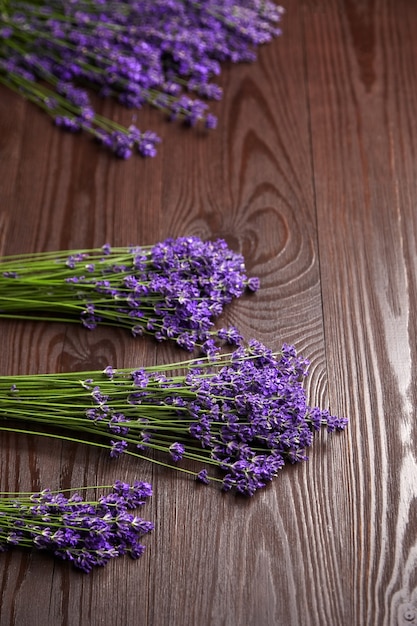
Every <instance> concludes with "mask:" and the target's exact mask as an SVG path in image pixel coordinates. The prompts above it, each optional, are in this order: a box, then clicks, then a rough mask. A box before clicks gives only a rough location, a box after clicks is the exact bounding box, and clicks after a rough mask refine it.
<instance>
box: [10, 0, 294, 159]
mask: <svg viewBox="0 0 417 626" xmlns="http://www.w3.org/2000/svg"><path fill="white" fill-rule="evenodd" d="M96 4H97V3H80V2H79V0H74V1H72V2H64V0H55V1H54V3H53V12H52V8H51V6H50V3H47V2H46V0H40V1H39V2H36V3H22V2H19V1H17V0H10V1H9V2H7V3H6V5H5V7H4V9H3V12H2V14H1V16H0V40H1V41H2V51H1V53H0V69H1V70H2V71H1V72H0V82H2V83H3V84H5V85H6V86H8V87H10V88H11V89H14V90H15V91H16V90H17V91H19V92H20V93H22V95H24V96H25V97H26V98H28V99H29V100H31V101H32V102H34V103H35V104H37V105H39V106H40V107H41V108H42V109H43V110H44V111H45V112H46V113H48V114H50V115H51V116H52V117H53V118H54V119H55V123H56V125H57V126H59V127H60V128H63V129H65V130H68V131H70V132H79V131H81V130H82V131H84V132H86V133H89V134H90V135H91V136H92V137H94V138H95V139H96V140H97V141H98V142H99V143H101V144H102V145H103V146H105V147H107V148H109V149H110V150H112V151H113V153H114V154H115V155H116V156H118V157H119V158H122V159H127V158H129V157H130V155H131V154H132V153H133V152H139V153H140V154H141V155H142V156H144V157H153V156H155V154H156V146H157V144H158V143H159V141H160V140H159V138H158V137H156V136H155V135H154V134H153V133H152V132H151V131H145V132H141V131H139V130H138V129H136V128H135V127H133V126H130V127H128V128H124V127H122V126H120V125H118V124H117V123H115V122H113V121H112V120H109V119H106V118H104V117H102V116H100V115H98V114H96V112H95V111H94V109H93V108H92V106H91V104H90V98H89V94H88V93H87V88H89V89H92V90H95V91H96V92H97V93H98V94H99V95H100V96H101V97H112V98H114V99H116V100H117V101H118V102H119V103H121V104H122V105H124V106H126V107H129V108H132V107H134V108H136V109H141V108H142V107H143V106H144V105H150V106H154V107H156V108H158V109H159V110H161V111H162V112H164V113H165V114H166V116H167V117H168V118H171V119H180V120H182V121H184V122H185V123H186V124H187V125H189V126H192V127H193V126H195V125H196V124H200V123H202V124H203V125H204V126H205V128H207V129H213V128H215V127H216V124H217V119H216V117H215V116H214V115H213V114H212V113H210V112H209V108H208V104H207V100H209V99H214V100H219V99H220V98H221V97H222V90H221V88H220V87H219V86H218V85H217V84H216V83H215V82H214V79H215V77H216V76H218V75H219V74H220V71H221V63H222V62H224V61H231V62H233V63H238V62H242V61H244V62H249V61H254V60H255V59H256V48H257V47H258V46H260V45H262V44H264V43H266V42H268V41H271V39H272V38H274V37H276V36H278V35H279V34H280V32H281V31H280V29H279V27H278V25H279V22H280V20H281V18H282V13H283V10H282V8H281V7H278V6H277V5H276V4H275V3H274V2H272V1H270V0H265V1H264V2H259V1H258V0H246V1H245V2H244V3H242V2H238V1H233V2H229V1H227V2H226V1H225V0H205V1H204V2H186V3H185V2H182V1H180V0H158V2H157V3H152V2H149V0H136V1H135V2H112V3H106V2H100V3H99V6H98V7H97V6H96Z"/></svg>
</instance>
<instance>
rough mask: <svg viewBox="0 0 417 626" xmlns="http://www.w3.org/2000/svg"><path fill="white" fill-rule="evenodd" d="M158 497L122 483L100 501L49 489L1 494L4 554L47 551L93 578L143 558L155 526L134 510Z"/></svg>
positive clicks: (145, 486) (148, 489)
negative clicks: (125, 560) (117, 561)
mask: <svg viewBox="0 0 417 626" xmlns="http://www.w3.org/2000/svg"><path fill="white" fill-rule="evenodd" d="M151 495H152V488H151V486H150V485H149V483H145V482H139V481H136V482H135V483H134V484H133V485H129V484H126V483H122V482H120V481H117V482H116V483H115V485H114V487H113V490H112V491H111V492H110V493H109V494H107V495H103V496H101V497H100V498H99V499H98V500H97V501H91V500H89V501H88V502H84V500H83V499H82V497H81V496H80V495H79V494H77V493H73V494H72V495H71V496H70V497H66V496H65V495H64V494H63V493H56V492H55V493H54V492H51V491H49V490H48V489H45V490H43V491H42V492H40V493H32V494H18V493H17V494H13V496H12V497H11V496H10V495H9V494H7V495H6V494H0V552H1V551H4V550H6V549H9V548H10V547H14V546H21V547H30V548H36V549H38V550H45V551H47V552H49V553H51V554H53V555H54V556H56V557H58V558H61V559H63V560H65V561H69V562H70V563H72V564H73V565H74V566H75V567H76V568H78V569H81V570H82V571H84V572H86V573H89V572H91V571H92V569H93V568H94V567H97V566H104V565H106V563H108V562H109V560H110V559H112V558H115V557H117V556H122V555H124V554H127V555H129V556H130V557H131V558H134V559H136V558H139V557H140V556H141V555H142V554H143V551H144V549H145V546H144V545H143V544H142V543H141V539H142V537H143V536H144V535H146V534H147V533H149V532H150V531H151V530H153V524H152V523H151V522H148V521H145V520H143V519H141V518H139V517H137V516H135V515H133V514H130V513H129V512H128V511H130V510H132V509H135V508H137V507H139V506H142V505H143V504H144V503H145V502H146V500H147V499H148V498H149V497H150V496H151Z"/></svg>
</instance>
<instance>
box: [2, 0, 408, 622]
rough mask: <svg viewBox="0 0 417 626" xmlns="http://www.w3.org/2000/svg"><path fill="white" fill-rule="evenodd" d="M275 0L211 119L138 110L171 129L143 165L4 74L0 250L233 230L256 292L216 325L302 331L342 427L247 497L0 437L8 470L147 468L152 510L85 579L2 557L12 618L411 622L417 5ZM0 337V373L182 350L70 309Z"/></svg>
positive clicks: (89, 453)
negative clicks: (140, 544) (256, 280)
mask: <svg viewBox="0 0 417 626" xmlns="http://www.w3.org/2000/svg"><path fill="white" fill-rule="evenodd" d="M286 9H287V13H286V16H285V20H284V24H283V27H284V35H283V36H282V37H281V38H280V39H278V40H277V41H275V42H273V43H271V44H270V45H268V46H265V47H264V48H262V49H261V50H260V52H259V58H258V61H257V62H256V63H255V64H249V65H240V66H233V67H224V71H223V73H222V75H221V77H220V82H221V84H222V86H223V88H224V99H223V100H222V101H221V102H219V103H216V104H215V105H214V106H213V111H214V112H215V113H217V114H218V115H219V127H218V128H217V130H216V131H214V132H212V133H206V132H197V131H196V132H194V131H193V130H191V129H184V128H182V127H180V126H178V125H175V124H170V123H168V122H166V121H165V120H163V119H162V118H161V117H160V116H159V115H158V114H157V113H156V112H155V111H147V110H144V111H143V112H140V113H139V115H138V120H137V121H138V125H139V126H140V127H142V128H147V127H152V128H153V129H154V130H156V131H157V132H158V133H159V134H160V135H161V136H162V138H163V144H162V148H161V150H160V153H159V155H158V156H157V157H156V158H155V159H153V160H142V159H131V160H130V161H127V162H121V161H117V160H114V159H112V158H111V156H109V155H107V154H105V153H103V152H102V151H100V150H99V148H98V147H97V146H96V145H94V144H93V143H91V142H90V141H89V140H88V139H85V138H83V137H77V136H72V135H65V134H63V133H60V132H58V130H57V129H55V128H54V127H53V125H52V124H51V123H50V122H49V120H48V119H46V118H45V116H44V115H43V114H42V113H41V112H39V111H37V110H36V109H35V108H34V107H32V106H31V105H29V104H26V103H25V102H23V100H21V99H20V98H19V97H18V96H17V95H15V94H11V93H9V92H7V91H6V90H5V89H4V88H2V87H1V86H0V171H1V177H0V180H1V183H0V253H1V254H10V253H17V252H29V251H38V250H39V251H40V250H53V249H57V248H81V247H87V246H93V245H94V246H96V245H97V246H98V245H102V244H103V243H105V242H107V241H108V242H110V243H114V244H115V245H125V244H129V243H142V244H149V243H154V242H156V241H160V240H162V239H163V238H165V237H167V236H180V235H184V234H189V235H198V236H201V237H203V238H208V237H211V238H212V237H223V238H225V239H226V240H227V242H228V243H229V244H230V246H231V247H233V248H234V249H235V250H237V251H240V252H242V253H243V254H244V256H245V259H246V263H247V267H248V269H249V272H250V274H251V275H258V276H259V277H260V279H261V290H260V291H259V292H258V293H257V294H255V295H253V296H249V295H248V296H245V297H244V298H242V299H240V300H239V301H238V302H234V303H233V304H232V305H231V306H230V307H228V309H227V310H226V311H225V314H224V316H223V317H222V320H221V322H222V323H225V322H229V323H233V324H236V325H237V326H239V328H240V329H242V331H243V333H244V335H245V337H246V338H250V337H256V338H258V339H260V340H261V341H264V342H265V343H267V344H268V345H270V346H271V347H273V348H276V349H278V348H279V347H280V346H281V344H282V343H283V342H284V341H286V342H289V343H294V344H295V345H296V347H297V348H298V349H299V351H300V352H302V353H303V354H304V355H305V356H306V357H308V358H309V359H310V361H311V367H310V370H311V371H310V376H309V378H308V383H307V392H308V396H309V400H310V402H311V404H320V405H321V406H322V407H327V406H329V407H330V408H331V410H332V412H333V413H335V414H340V415H346V416H348V417H349V418H350V426H349V429H348V431H347V432H346V433H344V434H341V435H337V436H332V437H328V436H327V435H326V433H322V434H321V435H320V436H318V437H317V438H316V440H315V442H314V445H313V447H312V449H311V451H310V460H309V461H308V463H306V464H303V465H298V466H291V467H288V468H285V469H284V470H283V471H282V473H281V474H280V476H279V477H278V478H277V479H276V481H275V482H274V483H273V484H272V485H271V486H270V487H269V488H267V489H266V490H265V491H264V492H263V493H259V494H257V495H256V496H255V497H253V498H251V499H247V500H246V499H242V498H235V497H233V496H230V494H221V493H219V492H217V491H216V490H215V489H214V488H211V487H208V488H205V487H203V486H198V485H195V484H194V483H193V481H191V480H189V479H186V478H184V477H182V476H176V475H173V474H172V473H170V472H169V471H167V470H163V469H159V468H158V469H155V468H154V467H153V466H151V465H150V464H145V463H139V462H138V461H135V460H133V459H125V458H121V459H119V460H117V461H112V460H110V459H108V458H107V456H106V455H105V454H101V453H100V452H99V451H96V450H94V449H90V448H88V447H83V446H79V445H76V444H74V443H70V442H59V441H56V440H53V441H50V440H46V439H42V438H40V437H37V438H36V437H29V436H25V435H19V434H5V433H2V435H1V448H0V486H1V488H2V489H22V490H28V489H32V488H33V489H39V488H41V487H44V486H50V487H52V488H57V487H63V488H65V487H70V486H81V485H87V484H91V485H94V484H110V483H111V482H112V481H113V480H115V479H116V478H121V479H123V480H132V479H134V478H140V479H144V480H149V481H151V482H152V484H153V487H154V496H153V498H152V499H151V502H150V503H149V504H147V505H146V507H145V508H144V509H143V511H142V512H143V515H144V517H146V519H152V520H153V521H154V522H155V526H156V528H155V531H154V533H153V534H152V535H151V536H149V537H148V538H147V539H146V544H147V551H146V553H145V555H144V556H143V557H142V558H141V559H140V560H139V561H137V562H134V561H130V560H127V559H118V560H116V561H115V562H114V563H110V564H109V565H108V566H106V568H104V569H102V570H100V571H97V572H93V573H92V574H90V575H89V576H85V575H82V574H78V573H77V572H74V571H73V570H71V569H70V568H69V567H68V566H67V565H66V564H65V563H59V562H56V561H54V560H53V558H52V557H48V556H47V555H45V554H41V553H35V552H23V551H19V550H14V551H10V552H8V553H5V554H2V555H0V607H1V608H0V624H1V626H3V625H4V626H9V625H10V626H15V625H16V626H37V625H38V624H41V623H46V624H54V626H55V625H57V626H58V625H59V626H85V625H86V624H89V625H91V626H98V625H99V624H100V625H106V626H107V625H109V626H110V625H112V626H115V625H116V626H118V625H120V626H122V625H123V626H124V625H126V624H127V625H128V626H130V625H133V624H135V625H142V624H143V625H147V626H183V625H185V624H199V625H200V624H201V625H203V626H206V625H207V626H243V625H244V626H255V625H256V626H270V625H271V624H274V625H279V626H281V625H282V626H299V625H300V624H302V625H303V626H327V625H331V626H333V625H336V624H337V625H338V626H339V625H340V626H405V625H406V624H417V570H416V564H417V543H416V541H417V506H416V503H417V497H416V496H417V487H416V485H417V453H416V444H417V425H416V408H415V407H416V404H417V402H416V401H417V379H416V373H415V372H416V371H417V347H416V340H415V338H416V334H417V332H416V331H417V329H416V322H417V314H416V310H417V306H416V305H417V278H416V277H417V216H416V206H417V182H416V181H417V159H416V156H417V117H416V114H415V112H416V111H417V75H416V72H415V62H416V61H415V60H416V58H417V54H416V53H417V43H416V38H415V32H416V30H417V5H415V3H414V2H412V1H410V0H396V1H395V2H394V0H328V2H325V3H324V2H318V0H289V1H288V3H287V5H286ZM101 106H102V112H103V113H104V114H108V115H111V116H112V117H113V118H115V119H117V120H119V121H121V122H123V123H130V121H131V120H132V115H134V114H133V113H132V112H131V111H125V110H123V109H120V107H118V106H117V105H115V104H113V103H109V102H104V103H103V104H102V105H101ZM0 339H1V344H2V349H1V353H0V354H1V357H0V373H1V374H8V373H24V372H26V373H36V372H46V371H65V370H68V369H70V370H82V369H92V368H97V369H98V368H102V367H105V366H106V365H107V364H109V363H111V364H113V365H115V366H117V367H121V366H126V367H128V366H135V365H138V364H142V363H143V364H153V363H160V364H162V363H164V362H167V361H170V360H173V359H178V358H181V356H182V354H179V352H178V351H177V350H176V349H175V347H173V346H171V345H167V344H166V345H165V344H163V345H155V344H154V343H153V342H152V341H148V340H146V339H143V340H139V339H138V340H133V339H132V338H131V337H130V336H129V335H128V334H126V333H124V332H123V331H121V330H109V329H104V328H99V329H97V330H96V331H94V332H91V333H90V332H88V331H86V330H84V329H83V328H81V327H78V326H76V325H73V326H70V325H68V326H65V325H63V324H52V323H50V324H48V323H42V324H41V323H37V324H36V323H22V322H18V321H17V320H16V321H14V320H10V321H4V322H2V324H1V326H0ZM413 612H414V613H413ZM413 615H415V617H413Z"/></svg>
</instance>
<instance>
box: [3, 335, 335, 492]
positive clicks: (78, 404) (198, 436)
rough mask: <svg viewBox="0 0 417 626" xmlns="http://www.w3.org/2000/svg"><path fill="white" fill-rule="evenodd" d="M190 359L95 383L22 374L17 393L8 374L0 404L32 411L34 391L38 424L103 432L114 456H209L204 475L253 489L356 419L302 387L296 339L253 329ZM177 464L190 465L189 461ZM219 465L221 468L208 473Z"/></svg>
mask: <svg viewBox="0 0 417 626" xmlns="http://www.w3.org/2000/svg"><path fill="white" fill-rule="evenodd" d="M183 367H184V363H182V364H175V363H173V364H169V365H167V367H166V371H162V369H161V368H138V369H135V370H133V371H132V370H123V369H117V370H116V369H113V368H112V369H111V370H109V369H108V368H106V369H105V370H104V371H101V372H93V373H91V379H90V378H89V379H87V380H89V383H88V384H86V382H85V380H84V381H82V380H79V378H80V377H79V376H78V375H77V374H75V375H74V374H72V375H71V374H68V375H67V376H68V380H67V379H66V378H65V377H64V378H62V377H61V378H56V377H53V375H39V376H30V377H28V380H26V378H25V377H19V379H18V380H19V393H18V395H16V396H13V395H12V394H10V388H11V386H12V385H13V384H16V383H15V382H14V379H13V377H9V379H8V380H7V381H4V383H5V386H6V389H7V392H6V393H5V394H4V399H2V398H1V394H0V408H1V410H2V411H3V414H4V416H5V417H7V416H8V409H10V405H12V408H13V410H12V411H10V416H11V417H13V418H14V419H15V420H16V419H19V418H20V419H22V420H24V419H25V414H26V413H25V412H23V413H22V414H19V411H18V410H16V409H17V408H18V407H19V406H20V405H21V403H22V402H24V407H25V410H27V411H30V407H31V402H32V401H33V402H34V404H35V406H36V407H37V410H36V412H35V411H32V412H31V420H32V421H36V422H37V429H38V430H39V429H40V428H41V427H42V425H43V427H44V428H45V429H46V430H47V428H48V426H51V425H52V426H53V427H54V428H55V429H59V428H66V429H71V430H75V431H79V432H81V433H83V434H84V436H88V437H89V438H90V439H93V438H95V439H97V437H99V436H100V435H101V436H102V438H104V439H105V440H107V441H110V456H111V457H114V458H117V457H118V456H120V455H121V454H122V453H123V452H125V451H128V452H129V454H131V455H133V456H135V455H137V456H140V457H141V458H148V459H149V460H150V461H152V460H153V457H152V455H149V456H148V455H147V453H148V452H149V451H152V450H156V451H157V452H158V454H159V453H161V452H165V453H166V454H167V456H168V457H169V458H170V459H171V460H173V461H174V462H177V461H179V460H183V461H184V462H185V461H187V460H192V461H193V462H196V461H200V463H201V464H202V466H203V467H202V468H201V470H198V471H196V478H197V479H198V480H200V481H201V482H206V480H210V481H213V482H216V481H219V480H220V481H221V483H222V489H224V490H230V489H233V490H234V491H235V492H237V493H242V494H246V495H253V494H254V493H255V492H256V491H258V490H259V489H261V488H264V487H265V486H266V485H267V484H268V483H270V482H271V481H272V480H273V479H274V477H275V476H277V474H278V473H279V472H280V471H281V469H282V468H283V467H284V465H285V464H286V463H297V462H300V461H306V460H307V458H308V457H307V451H308V449H309V448H310V447H311V445H312V443H313V437H314V434H315V433H316V431H318V430H319V429H321V428H326V429H327V431H328V432H329V433H333V432H336V431H341V430H344V429H345V428H346V425H347V419H345V418H340V417H336V416H333V415H331V414H330V412H329V411H328V410H327V409H320V408H318V407H310V406H309V405H308V402H307V397H306V392H305V389H304V387H303V382H304V378H305V377H306V376H307V361H306V359H304V358H303V357H302V356H299V355H298V354H297V352H296V350H295V348H294V347H293V346H290V345H287V344H284V346H283V347H282V350H281V351H280V352H279V353H275V352H272V350H271V349H270V348H268V347H267V346H265V345H263V344H262V343H260V342H259V341H257V340H254V339H253V340H250V341H249V342H248V343H247V344H246V345H245V344H242V345H240V346H239V347H237V348H235V349H234V351H233V352H232V353H227V352H223V353H217V354H216V356H215V358H213V357H210V356H206V357H201V358H198V359H193V360H191V361H189V362H188V364H187V367H186V371H185V372H184V373H183V374H179V373H175V371H176V370H178V368H181V369H182V368H183ZM109 371H111V372H112V375H111V376H110V377H109V376H108V374H107V372H109ZM38 381H39V389H41V390H43V391H44V390H45V388H47V387H48V388H50V391H51V394H50V396H49V395H48V396H45V394H44V393H43V394H42V397H43V398H44V399H45V408H44V410H45V415H42V413H40V412H39V407H38V404H39V401H38V398H39V389H38ZM63 383H65V384H63ZM61 385H62V388H61ZM86 386H87V388H86ZM88 387H90V389H88ZM58 391H59V393H56V392H58ZM66 393H68V398H66V395H65V394H66ZM56 397H58V405H57V404H56V402H57V401H56V400H55V398H56ZM64 400H65V402H64ZM2 402H3V403H4V407H3V405H2ZM86 403H87V406H85V404H86ZM55 415H58V416H59V419H58V420H56V419H55ZM65 418H68V419H65ZM78 436H79V435H78ZM157 462H158V461H157ZM176 468H177V469H178V470H179V471H188V470H187V469H186V468H184V465H183V464H181V465H179V466H176ZM210 468H213V469H214V470H215V471H214V472H213V473H212V474H210V476H209V473H208V470H209V469H210ZM120 488H121V489H122V487H120Z"/></svg>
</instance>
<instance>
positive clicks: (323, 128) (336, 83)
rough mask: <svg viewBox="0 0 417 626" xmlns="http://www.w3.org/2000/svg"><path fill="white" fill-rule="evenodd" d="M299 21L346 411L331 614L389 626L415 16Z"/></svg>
mask: <svg viewBox="0 0 417 626" xmlns="http://www.w3.org/2000/svg"><path fill="white" fill-rule="evenodd" d="M341 7H342V8H341ZM304 20H305V31H304V32H305V33H306V45H307V68H308V86H309V102H310V107H311V109H310V110H311V137H312V148H313V161H314V176H315V192H316V202H317V215H318V232H319V252H320V270H321V283H322V289H323V306H324V330H325V337H326V355H327V356H328V364H329V370H328V372H329V374H328V375H329V392H330V399H331V405H332V409H333V410H334V411H335V412H339V413H347V414H349V415H350V416H351V426H350V429H349V445H350V448H351V452H350V455H349V457H346V456H345V455H343V456H341V457H340V459H339V462H340V464H341V466H340V481H341V485H340V490H339V493H338V494H337V505H338V506H337V510H338V511H339V514H338V515H337V516H336V518H335V519H334V522H333V524H334V527H335V528H337V532H338V541H339V543H340V549H341V551H342V553H343V559H342V560H341V559H340V556H341V553H335V556H334V566H335V567H334V574H335V581H336V584H337V585H338V588H339V589H342V588H343V586H345V587H347V588H348V589H350V592H349V593H348V594H340V595H339V596H338V597H337V598H335V605H334V607H333V610H335V612H336V614H337V615H339V619H340V618H341V616H342V615H343V616H345V617H344V620H345V622H343V623H355V624H384V625H387V626H388V625H390V624H397V623H398V624H401V625H402V624H403V623H406V622H407V621H403V620H404V619H405V618H404V615H405V613H404V611H405V610H406V607H407V603H408V602H410V601H411V599H412V593H413V590H414V588H415V585H416V579H415V557H414V554H415V536H416V535H415V528H416V525H415V494H416V492H415V486H414V483H415V471H416V467H417V465H416V457H415V438H414V437H415V436H414V431H415V406H416V390H415V374H414V370H415V367H414V364H415V334H416V326H415V324H416V316H415V301H416V300H415V297H416V272H415V264H416V258H417V256H416V252H417V251H416V237H415V234H416V223H417V222H416V211H415V180H416V177H415V158H414V155H415V147H416V146H415V141H416V133H415V116H414V114H413V111H414V110H415V105H416V97H417V82H416V78H415V72H414V71H413V69H412V67H413V64H414V57H415V50H416V47H415V38H414V37H413V35H412V33H413V29H414V28H415V25H416V20H417V13H416V7H415V6H413V5H412V3H407V2H399V3H393V2H378V1H375V2H369V3H359V2H352V1H346V2H344V3H340V4H339V7H338V6H337V4H336V3H334V5H333V7H332V8H330V7H329V9H328V10H326V11H325V12H324V11H323V12H319V11H314V10H311V8H310V7H308V6H306V8H305V13H304ZM335 285H337V286H338V287H337V288H335ZM347 391H348V392H347ZM336 557H338V559H336ZM336 565H337V567H336ZM411 610H414V609H411V608H410V611H411ZM348 616H349V617H348ZM397 620H398V621H397ZM335 621H337V620H335ZM411 623H414V621H413V620H412V621H411Z"/></svg>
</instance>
